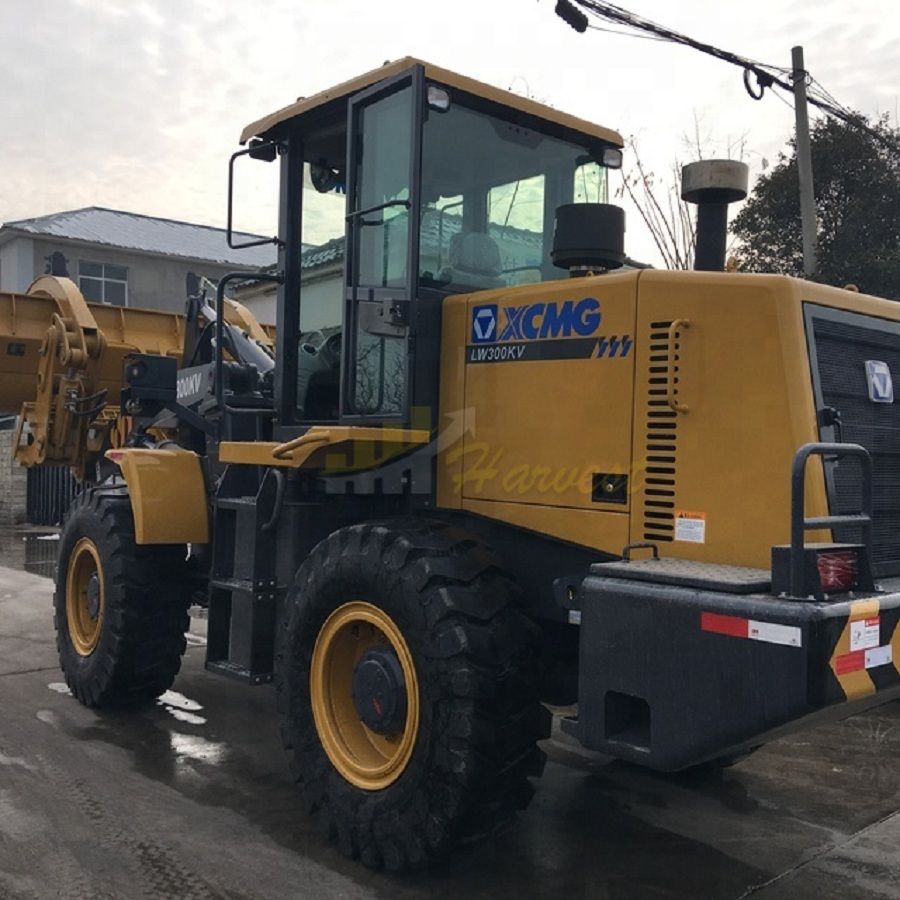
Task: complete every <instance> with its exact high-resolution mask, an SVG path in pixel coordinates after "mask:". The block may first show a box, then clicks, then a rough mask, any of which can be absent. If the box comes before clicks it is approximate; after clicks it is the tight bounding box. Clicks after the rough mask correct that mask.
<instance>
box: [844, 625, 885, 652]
mask: <svg viewBox="0 0 900 900" xmlns="http://www.w3.org/2000/svg"><path fill="white" fill-rule="evenodd" d="M880 643H881V618H880V617H879V616H871V617H869V618H868V619H858V620H857V621H856V622H851V623H850V652H851V653H852V652H853V651H854V650H868V649H869V648H871V647H877V646H878V645H879V644H880Z"/></svg>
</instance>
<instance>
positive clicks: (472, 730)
mask: <svg viewBox="0 0 900 900" xmlns="http://www.w3.org/2000/svg"><path fill="white" fill-rule="evenodd" d="M517 602H518V591H517V589H516V587H515V585H514V584H513V582H512V581H511V579H510V578H509V577H508V576H506V575H505V574H504V573H503V572H502V571H501V569H500V568H499V566H498V562H497V559H496V558H495V557H494V555H493V554H492V552H490V551H489V550H488V549H487V548H485V547H484V546H483V545H481V544H478V543H477V542H476V541H474V540H472V539H471V538H470V537H468V536H466V535H464V534H462V533H461V532H459V531H457V530H455V529H453V528H451V527H448V526H446V525H444V524H442V523H434V522H426V523H419V522H416V523H409V522H401V523H396V522H386V523H375V524H366V525H355V526H352V527H349V528H343V529H341V530H339V531H337V532H335V533H334V534H332V535H331V536H330V537H328V538H326V539H325V540H324V541H322V542H321V543H320V544H319V545H318V546H317V547H316V548H315V549H314V550H313V551H312V553H311V554H310V556H309V557H308V559H307V560H306V561H305V562H304V563H303V565H302V566H301V567H300V569H299V571H298V573H297V577H296V579H295V582H294V586H293V589H292V591H291V593H290V595H289V596H288V599H287V604H286V621H285V622H284V623H283V628H282V641H281V644H280V647H279V652H278V654H277V660H276V685H277V692H278V707H279V713H280V716H281V723H282V736H283V739H284V743H285V747H286V748H287V750H288V751H289V753H290V756H291V768H292V772H293V774H294V776H295V778H296V780H297V781H298V782H300V783H301V785H302V788H303V796H304V800H305V805H306V807H307V810H308V811H309V812H310V814H312V815H313V817H314V818H315V820H316V821H317V823H318V825H319V826H320V829H321V831H322V832H323V833H324V834H325V835H326V836H327V837H329V838H330V839H331V840H333V841H335V842H336V843H337V844H338V846H339V847H340V849H341V850H342V851H343V852H344V853H345V854H346V855H348V856H350V857H352V858H360V859H361V860H362V861H363V862H364V863H366V864H367V865H369V866H372V867H376V868H381V867H385V868H388V869H390V870H392V871H400V870H403V869H407V868H418V867H421V866H423V865H425V864H426V863H428V862H429V861H433V860H435V859H438V858H440V857H442V856H444V855H445V854H446V852H447V851H448V850H449V849H450V848H451V847H452V846H453V845H454V844H457V843H459V842H461V841H470V840H474V839H478V838H482V837H485V836H487V835H489V834H492V833H494V832H495V831H496V830H497V829H498V828H499V827H501V826H502V825H504V824H505V823H507V822H508V821H510V820H511V818H512V817H513V816H514V815H515V812H516V811H517V810H518V809H522V808H524V807H525V806H526V805H527V803H528V801H529V800H530V799H531V796H532V794H533V788H532V786H531V784H530V781H529V779H530V777H531V776H535V775H539V774H540V773H541V771H542V769H543V764H544V755H543V753H542V752H541V750H540V749H539V748H538V747H537V746H536V742H537V741H538V740H540V739H542V738H544V737H546V736H547V735H548V733H549V714H548V713H547V711H546V710H545V709H544V708H543V707H542V706H541V705H540V704H539V702H538V700H537V690H538V684H537V676H538V671H537V656H538V633H537V630H536V629H535V627H534V626H533V625H532V624H531V623H530V621H529V620H528V619H527V618H526V617H525V616H524V615H523V613H521V612H520V611H519V609H518V608H517Z"/></svg>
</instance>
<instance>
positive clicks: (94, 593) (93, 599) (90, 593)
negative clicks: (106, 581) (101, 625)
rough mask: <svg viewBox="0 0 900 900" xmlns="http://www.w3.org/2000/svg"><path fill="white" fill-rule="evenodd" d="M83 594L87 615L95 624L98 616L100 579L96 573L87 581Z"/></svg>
mask: <svg viewBox="0 0 900 900" xmlns="http://www.w3.org/2000/svg"><path fill="white" fill-rule="evenodd" d="M85 594H86V596H85V606H86V608H87V614H88V615H89V616H90V617H91V620H92V621H94V622H96V621H97V617H98V616H99V615H100V579H99V578H98V577H97V573H96V572H94V574H93V575H91V577H90V578H89V579H88V583H87V589H86V591H85Z"/></svg>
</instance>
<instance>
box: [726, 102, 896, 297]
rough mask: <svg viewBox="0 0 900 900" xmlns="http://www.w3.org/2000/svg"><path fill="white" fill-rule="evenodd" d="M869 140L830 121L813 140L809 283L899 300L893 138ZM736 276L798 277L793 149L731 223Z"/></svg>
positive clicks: (888, 132)
mask: <svg viewBox="0 0 900 900" xmlns="http://www.w3.org/2000/svg"><path fill="white" fill-rule="evenodd" d="M868 124H869V125H870V127H871V128H873V129H874V131H875V132H876V134H875V135H873V134H869V133H867V132H866V131H863V130H862V129H860V128H856V127H854V126H852V125H848V124H845V123H843V122H839V121H837V120H834V119H822V120H820V121H819V122H817V123H816V125H815V127H814V128H813V132H812V139H811V142H812V163H813V182H814V185H815V194H816V211H817V219H818V243H819V249H818V273H817V275H816V280H818V281H821V282H824V283H826V284H834V285H838V286H841V287H843V286H844V285H846V284H851V283H852V284H855V285H856V286H857V287H858V288H859V289H860V290H861V291H863V292H864V293H868V294H875V295H877V296H881V297H890V298H891V299H894V300H900V130H898V129H895V128H891V127H890V125H889V124H888V121H887V118H886V117H885V118H883V119H881V120H880V121H878V122H877V123H875V124H874V125H873V124H872V123H868ZM731 227H732V232H733V234H734V235H735V236H736V237H737V238H738V240H739V242H740V245H739V248H738V250H737V257H738V261H739V262H740V264H741V268H742V269H743V270H745V271H749V272H779V273H783V274H786V275H802V274H803V250H802V238H801V229H800V198H799V186H798V178H797V156H796V146H795V145H794V142H793V141H792V142H791V144H790V155H789V156H788V155H786V154H785V153H781V154H780V155H779V159H778V163H777V165H775V166H774V167H773V168H772V169H771V170H770V171H768V172H766V173H764V174H763V175H762V176H761V177H760V178H759V180H758V181H757V183H756V186H755V187H754V189H753V193H752V195H751V197H750V199H749V200H748V201H747V204H746V205H745V206H744V208H743V209H742V210H741V212H740V213H739V214H738V215H737V216H736V217H735V219H734V222H733V223H732V226H731Z"/></svg>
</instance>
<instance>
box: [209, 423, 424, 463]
mask: <svg viewBox="0 0 900 900" xmlns="http://www.w3.org/2000/svg"><path fill="white" fill-rule="evenodd" d="M430 439H431V435H430V433H429V432H428V431H425V430H423V429H409V428H367V427H363V426H356V425H329V426H321V425H314V426H313V427H312V428H310V429H309V430H308V431H306V432H304V433H303V434H302V435H300V437H297V438H294V439H293V440H291V441H288V442H286V443H283V444H278V443H275V442H267V441H253V442H248V441H222V443H221V444H220V445H219V461H220V462H225V463H238V464H244V465H251V466H276V467H279V468H290V469H300V468H310V469H321V468H327V469H329V470H334V469H341V470H346V469H367V468H372V467H374V466H376V465H380V464H382V463H384V462H386V461H387V460H388V459H391V458H393V457H394V456H396V455H398V454H400V453H404V452H406V451H407V450H411V449H413V448H414V447H417V446H420V445H422V444H427V443H428V442H429V440H430ZM328 451H345V452H350V453H351V454H352V456H350V457H348V456H346V455H342V456H340V457H338V456H337V455H336V454H335V453H334V452H332V453H329V452H328Z"/></svg>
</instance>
